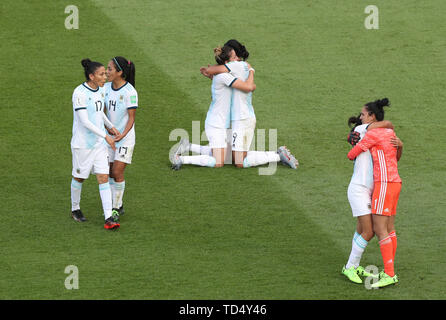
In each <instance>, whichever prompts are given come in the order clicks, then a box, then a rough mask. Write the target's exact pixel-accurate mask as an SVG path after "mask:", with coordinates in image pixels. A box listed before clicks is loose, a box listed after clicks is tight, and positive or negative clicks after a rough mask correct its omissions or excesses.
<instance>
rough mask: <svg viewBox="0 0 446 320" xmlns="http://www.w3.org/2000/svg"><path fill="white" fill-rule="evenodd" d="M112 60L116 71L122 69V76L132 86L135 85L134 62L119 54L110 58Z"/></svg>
mask: <svg viewBox="0 0 446 320" xmlns="http://www.w3.org/2000/svg"><path fill="white" fill-rule="evenodd" d="M112 61H113V63H114V65H115V68H116V70H117V71H118V72H119V71H122V78H123V79H125V80H126V81H128V82H130V84H131V85H132V86H135V64H134V63H133V62H132V61H130V60H127V59H126V58H124V57H120V56H117V57H114V58H112Z"/></svg>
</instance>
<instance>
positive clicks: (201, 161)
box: [180, 155, 217, 168]
mask: <svg viewBox="0 0 446 320" xmlns="http://www.w3.org/2000/svg"><path fill="white" fill-rule="evenodd" d="M180 159H181V161H182V162H183V164H193V165H195V166H201V167H211V168H213V167H215V163H216V162H217V160H216V159H215V158H214V157H211V156H209V155H200V156H180Z"/></svg>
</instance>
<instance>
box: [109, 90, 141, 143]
mask: <svg viewBox="0 0 446 320" xmlns="http://www.w3.org/2000/svg"><path fill="white" fill-rule="evenodd" d="M104 89H105V105H106V111H107V116H108V118H109V120H110V121H111V122H112V123H113V126H114V127H115V128H116V129H118V130H119V132H120V133H122V132H123V131H124V129H125V127H126V125H127V122H128V120H129V113H128V110H129V109H136V108H138V94H137V92H136V90H135V88H134V87H133V86H132V85H131V84H130V83H129V82H126V83H125V84H124V85H123V86H121V87H120V88H118V89H114V88H113V86H112V83H111V82H107V83H106V84H105V85H104ZM134 144H135V124H133V126H132V129H130V131H129V132H128V133H127V135H126V136H125V137H124V138H123V139H122V140H121V141H119V142H117V143H116V147H117V148H119V147H121V146H133V145H134Z"/></svg>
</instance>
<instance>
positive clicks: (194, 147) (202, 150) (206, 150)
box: [190, 143, 212, 156]
mask: <svg viewBox="0 0 446 320" xmlns="http://www.w3.org/2000/svg"><path fill="white" fill-rule="evenodd" d="M190 151H192V152H194V153H198V154H201V155H207V156H212V148H211V147H209V146H201V145H199V144H193V143H191V144H190Z"/></svg>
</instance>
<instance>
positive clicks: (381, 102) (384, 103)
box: [376, 98, 390, 108]
mask: <svg viewBox="0 0 446 320" xmlns="http://www.w3.org/2000/svg"><path fill="white" fill-rule="evenodd" d="M376 104H377V105H378V106H379V107H381V108H383V107H390V101H389V99H387V98H384V99H381V100H377V101H376Z"/></svg>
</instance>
